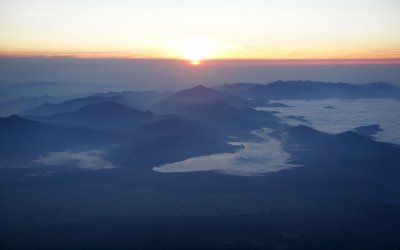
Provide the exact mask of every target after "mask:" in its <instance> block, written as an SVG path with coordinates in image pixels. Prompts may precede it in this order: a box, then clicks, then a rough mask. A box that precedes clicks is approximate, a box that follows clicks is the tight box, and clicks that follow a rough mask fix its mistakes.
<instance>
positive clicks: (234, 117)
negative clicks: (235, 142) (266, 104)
mask: <svg viewBox="0 0 400 250" xmlns="http://www.w3.org/2000/svg"><path fill="white" fill-rule="evenodd" d="M177 114H179V115H180V116H184V117H188V118H190V119H192V120H194V121H196V123H200V124H205V125H206V126H209V127H212V128H216V129H218V130H219V131H220V133H223V134H224V133H232V132H234V131H235V132H236V133H238V132H239V133H242V132H248V131H251V130H255V129H259V128H262V127H272V128H277V127H281V126H283V124H280V123H279V122H280V119H279V118H278V117H276V116H275V115H274V114H272V113H271V112H267V111H256V110H254V109H252V108H247V107H245V108H242V107H234V106H230V105H226V104H223V103H218V102H217V103H207V104H199V105H192V106H186V107H182V108H181V109H179V110H178V111H177Z"/></svg>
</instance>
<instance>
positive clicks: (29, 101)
mask: <svg viewBox="0 0 400 250" xmlns="http://www.w3.org/2000/svg"><path fill="white" fill-rule="evenodd" d="M73 98H78V97H77V96H48V95H43V96H38V97H31V98H20V99H17V100H14V101H10V102H5V103H0V117H6V116H10V115H13V114H18V113H20V112H22V111H24V110H27V109H31V108H34V107H37V106H40V105H43V104H45V103H60V102H65V101H67V100H71V99H73Z"/></svg>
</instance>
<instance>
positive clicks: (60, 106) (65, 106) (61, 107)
mask: <svg viewBox="0 0 400 250" xmlns="http://www.w3.org/2000/svg"><path fill="white" fill-rule="evenodd" d="M115 99H116V97H115V96H112V97H101V96H88V97H83V98H76V99H72V100H69V101H65V102H62V103H57V104H53V103H46V104H43V105H41V106H38V107H35V108H32V109H28V110H26V111H24V112H21V113H20V115H22V116H49V115H54V114H57V113H65V112H71V111H75V110H77V109H79V108H81V107H83V106H85V105H87V104H97V103H103V102H109V101H114V100H115Z"/></svg>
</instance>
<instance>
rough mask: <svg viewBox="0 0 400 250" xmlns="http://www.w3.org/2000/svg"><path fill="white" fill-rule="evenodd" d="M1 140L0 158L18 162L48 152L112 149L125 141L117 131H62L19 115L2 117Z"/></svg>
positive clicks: (0, 121) (0, 123) (73, 129)
mask: <svg viewBox="0 0 400 250" xmlns="http://www.w3.org/2000/svg"><path fill="white" fill-rule="evenodd" d="M0 138H1V140H0V155H1V157H0V158H2V159H3V158H9V157H11V158H14V157H16V158H17V159H19V160H21V159H23V158H24V157H26V156H32V155H36V154H43V153H45V152H49V151H62V150H73V149H85V148H86V149H87V148H92V147H93V146H95V147H100V146H106V145H108V146H110V145H112V144H114V143H116V142H119V141H121V140H124V136H123V134H122V133H120V132H118V131H113V130H91V129H86V128H62V127H57V126H53V125H48V124H43V123H40V122H36V121H31V120H28V119H25V118H21V117H19V116H17V115H13V116H9V117H6V118H0Z"/></svg>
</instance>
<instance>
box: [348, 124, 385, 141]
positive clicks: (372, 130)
mask: <svg viewBox="0 0 400 250" xmlns="http://www.w3.org/2000/svg"><path fill="white" fill-rule="evenodd" d="M353 131H354V132H356V133H357V134H360V135H364V136H367V137H369V138H374V137H373V135H375V134H376V133H378V132H379V131H383V129H382V128H381V127H380V125H379V124H371V125H367V126H361V127H357V128H354V129H353Z"/></svg>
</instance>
